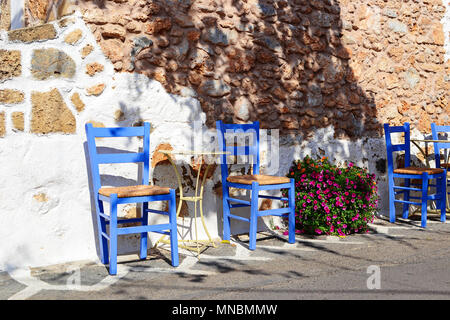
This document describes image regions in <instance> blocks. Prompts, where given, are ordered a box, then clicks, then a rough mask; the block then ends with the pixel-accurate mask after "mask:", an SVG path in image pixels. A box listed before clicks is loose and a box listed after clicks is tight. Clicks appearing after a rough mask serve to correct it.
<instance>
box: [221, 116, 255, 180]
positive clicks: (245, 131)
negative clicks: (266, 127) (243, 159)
mask: <svg viewBox="0 0 450 320" xmlns="http://www.w3.org/2000/svg"><path fill="white" fill-rule="evenodd" d="M216 128H217V135H218V139H219V148H220V150H221V151H223V152H229V154H227V155H225V154H223V155H222V156H221V169H222V180H223V181H226V178H227V177H228V163H227V157H229V156H242V155H245V156H248V158H249V159H250V158H252V161H251V164H252V165H253V174H259V122H258V121H255V122H253V123H250V124H225V123H223V122H222V121H220V120H218V121H216ZM246 137H249V144H248V145H246V144H245V145H244V146H239V145H237V143H236V142H235V138H238V139H239V138H246ZM244 141H245V139H244ZM230 143H233V144H232V145H231V144H230Z"/></svg>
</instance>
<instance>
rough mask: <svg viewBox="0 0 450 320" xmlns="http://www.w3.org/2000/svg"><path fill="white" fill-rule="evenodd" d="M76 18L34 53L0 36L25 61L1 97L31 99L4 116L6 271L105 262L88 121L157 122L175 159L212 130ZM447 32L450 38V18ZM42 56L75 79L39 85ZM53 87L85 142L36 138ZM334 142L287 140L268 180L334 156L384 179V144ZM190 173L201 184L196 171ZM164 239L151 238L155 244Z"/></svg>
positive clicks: (216, 229)
mask: <svg viewBox="0 0 450 320" xmlns="http://www.w3.org/2000/svg"><path fill="white" fill-rule="evenodd" d="M74 17H75V23H74V24H71V25H70V26H68V27H66V28H60V27H58V25H57V24H56V23H55V28H56V29H57V32H58V37H57V39H55V40H48V41H44V42H35V43H32V44H21V43H11V42H8V40H7V35H6V33H5V32H3V33H2V34H1V38H0V39H1V40H0V47H1V48H5V49H8V50H13V49H16V50H20V51H21V52H22V75H21V76H20V77H18V78H16V79H13V80H8V81H5V82H3V83H0V89H5V88H16V89H20V90H22V91H23V92H24V93H25V101H24V102H23V103H21V104H19V105H16V106H14V107H12V106H2V107H1V108H2V110H4V111H5V112H6V119H7V123H6V135H5V137H4V138H0V243H1V248H0V269H3V270H9V269H13V268H17V267H26V266H30V267H36V266H45V265H50V264H56V263H63V262H68V261H75V260H85V259H88V260H94V261H97V260H98V254H97V238H96V231H95V228H96V222H95V213H94V210H93V204H92V203H91V193H90V184H89V175H88V168H87V165H86V153H85V141H86V137H85V131H84V125H85V123H86V122H88V121H97V122H102V123H103V124H105V125H106V126H130V125H133V123H135V122H136V121H138V120H144V121H149V122H151V124H152V128H153V130H152V133H151V139H150V143H151V150H152V151H153V150H154V149H155V147H156V146H157V145H159V144H160V143H170V144H171V145H172V147H173V148H174V149H175V150H176V149H182V150H186V149H191V148H193V143H194V137H198V136H196V135H195V134H194V127H195V126H198V123H201V128H202V130H204V131H206V130H210V129H207V128H206V127H205V126H204V121H205V115H204V113H203V112H202V110H201V108H200V105H199V102H198V101H197V100H196V99H195V98H193V97H189V96H188V97H182V96H174V95H171V94H167V93H166V92H165V90H164V89H163V87H162V86H161V85H160V83H159V82H157V81H154V80H150V79H148V78H147V77H145V76H142V75H138V74H132V73H120V74H117V73H115V72H114V68H113V66H112V64H111V63H110V62H109V61H108V60H107V59H106V58H105V56H104V55H103V53H102V52H101V50H100V48H99V47H98V45H97V44H96V41H95V39H94V37H93V35H92V34H91V32H90V30H89V29H88V28H87V27H86V25H85V24H84V22H83V21H82V19H81V18H80V17H79V15H78V14H75V15H74ZM445 23H446V24H445V25H446V31H447V32H448V28H449V23H448V11H447V20H446V21H445ZM78 28H79V29H81V30H82V31H83V38H82V39H81V40H80V41H79V42H78V43H77V44H76V45H75V46H72V45H69V44H67V43H65V42H64V41H63V39H64V37H65V35H67V34H68V33H70V32H71V31H73V30H75V29H78ZM447 34H448V33H447ZM447 40H448V39H447ZM86 44H91V45H93V46H94V48H95V49H94V51H93V52H92V53H91V54H90V55H89V56H88V57H87V58H86V59H82V58H81V56H80V53H79V51H80V49H81V48H83V47H84V46H85V45H86ZM36 48H57V49H59V50H62V51H64V52H65V53H67V54H68V55H70V56H71V58H72V59H73V60H74V61H75V63H76V65H77V66H78V71H77V73H76V75H75V77H74V78H72V79H52V80H48V81H37V80H33V79H32V77H31V74H30V69H31V67H30V65H29V63H30V62H29V61H30V60H31V59H30V58H31V53H32V50H33V49H36ZM447 48H448V43H447ZM90 62H99V63H101V64H103V65H104V66H105V70H104V71H103V72H101V73H98V74H97V75H95V76H94V77H90V76H88V75H87V74H85V65H86V64H87V63H90ZM98 83H105V84H106V88H105V91H104V92H103V93H102V94H101V95H100V96H98V97H96V96H86V95H85V94H83V92H84V91H85V89H86V88H87V87H90V86H92V85H95V84H98ZM52 88H58V90H59V91H60V92H61V94H62V95H63V98H64V100H65V103H66V105H67V106H68V107H69V108H70V109H71V111H72V113H73V114H74V115H75V117H76V126H77V128H76V134H71V135H66V134H58V133H53V134H48V135H36V134H33V133H31V132H30V126H29V123H30V121H29V120H30V118H31V102H30V99H31V91H33V90H36V91H42V92H44V91H49V90H50V89H52ZM73 92H79V93H81V97H82V100H83V101H84V103H85V104H86V108H85V110H84V111H82V112H80V113H78V112H77V111H76V110H75V108H74V106H73V105H72V103H71V101H70V96H71V94H72V93H73ZM117 109H121V110H122V111H123V112H124V120H123V121H116V120H115V118H114V112H115V111H116V110H117ZM17 110H20V111H23V112H24V113H25V119H27V120H26V121H25V129H24V132H14V131H13V130H12V124H11V123H10V118H11V117H10V116H9V114H10V113H11V112H12V111H17ZM196 121H197V122H196ZM198 121H199V122H198ZM274 129H276V128H274ZM333 133H334V132H333V128H327V129H320V130H318V131H317V132H316V135H315V137H314V138H313V139H309V140H305V139H304V138H303V137H302V136H301V129H300V130H299V135H298V137H297V138H286V137H283V138H282V139H280V142H279V151H278V152H276V151H275V153H273V154H272V155H275V156H277V157H279V158H278V159H279V167H278V168H275V170H272V169H273V168H271V170H268V169H267V168H266V169H265V170H266V171H265V173H270V174H279V175H284V174H286V173H287V171H288V168H289V167H290V165H291V163H292V161H293V160H295V159H301V158H303V157H304V156H306V155H312V156H315V155H320V156H328V157H329V158H330V159H331V160H334V161H336V162H338V163H339V162H341V163H343V162H344V161H346V160H351V161H354V162H356V164H357V165H360V166H365V167H367V168H368V169H369V170H370V171H371V172H376V166H375V162H376V161H377V160H379V159H382V158H385V146H384V140H383V139H361V140H359V141H356V142H349V141H346V140H336V139H334V138H333ZM414 135H418V133H414ZM105 140H106V139H105ZM103 142H104V141H102V143H103ZM138 143H139V141H131V142H130V141H125V142H124V143H123V145H122V147H124V148H129V149H133V150H136V148H137V147H138ZM261 151H262V153H263V156H262V162H263V167H267V162H268V160H267V159H268V158H269V155H270V153H269V152H268V151H267V149H266V147H264V146H263V149H262V150H261ZM177 160H178V161H179V163H180V165H182V166H184V167H185V168H186V169H188V165H187V164H188V163H190V159H189V158H188V157H185V158H181V157H177ZM107 169H108V168H107ZM136 169H137V168H136V167H134V166H125V167H124V168H123V169H119V168H117V167H116V166H114V167H110V168H109V170H110V171H108V172H105V173H106V174H109V175H110V176H109V180H108V179H106V180H107V182H111V184H112V183H114V182H116V183H119V184H120V183H124V182H126V180H120V179H118V178H115V177H114V176H122V175H123V176H125V177H127V178H129V179H136V173H135V172H136V171H135V170H136ZM187 172H188V176H190V177H191V178H193V177H192V175H191V174H190V171H189V170H187ZM263 172H264V168H263ZM151 175H152V176H151V178H156V179H157V180H158V184H159V185H165V186H170V187H176V186H177V185H176V178H175V175H174V173H173V171H172V168H171V167H170V166H158V167H157V168H156V169H155V170H153V172H152V173H151ZM219 181H220V168H217V170H216V172H215V174H214V177H213V179H211V180H208V181H207V185H206V190H205V216H206V221H207V226H208V229H209V231H210V233H211V235H212V237H213V238H216V237H220V236H221V220H220V217H221V212H222V200H221V198H220V197H218V196H216V195H215V193H214V185H216V184H217V183H218V182H219ZM379 182H380V184H379V189H380V195H381V196H382V202H381V206H382V207H381V209H382V210H381V213H383V212H385V208H386V207H387V188H386V182H385V176H380V177H379ZM188 191H192V190H188ZM40 193H43V194H45V195H46V197H47V201H44V202H40V201H38V200H37V199H36V198H35V197H34V196H35V195H38V194H40ZM189 207H190V209H191V212H192V209H193V206H192V205H191V204H189ZM160 219H161V218H159V219H157V220H156V221H159V220H160ZM180 222H181V221H180ZM185 223H186V224H189V223H190V222H189V219H185ZM275 223H278V222H277V221H275ZM267 224H269V222H268V221H266V223H261V225H260V227H261V228H264V227H265V225H267ZM232 227H233V230H234V231H235V232H236V233H240V232H245V230H246V227H247V226H246V224H243V223H236V224H234V223H233V225H232ZM200 236H201V237H204V233H200ZM157 238H158V237H157V236H155V235H152V236H151V239H152V241H155V240H156V239H157ZM137 241H138V237H136V236H129V237H128V239H125V238H124V239H123V241H121V242H120V244H119V250H120V252H122V253H124V252H130V251H132V250H137V248H138V246H137Z"/></svg>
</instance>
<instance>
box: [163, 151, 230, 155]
mask: <svg viewBox="0 0 450 320" xmlns="http://www.w3.org/2000/svg"><path fill="white" fill-rule="evenodd" d="M158 152H161V153H163V154H185V155H221V154H230V152H228V151H226V152H225V151H207V150H202V151H194V150H158Z"/></svg>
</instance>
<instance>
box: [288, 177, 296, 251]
mask: <svg viewBox="0 0 450 320" xmlns="http://www.w3.org/2000/svg"><path fill="white" fill-rule="evenodd" d="M289 209H290V212H289V243H295V180H294V179H291V187H290V188H289Z"/></svg>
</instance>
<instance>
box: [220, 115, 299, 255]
mask: <svg viewBox="0 0 450 320" xmlns="http://www.w3.org/2000/svg"><path fill="white" fill-rule="evenodd" d="M216 128H217V132H218V138H219V139H218V140H219V146H220V150H221V151H223V152H229V154H228V155H226V154H223V155H222V156H221V171H222V190H223V191H222V193H223V240H225V241H229V240H230V233H231V231H230V219H237V220H241V221H246V222H249V223H250V228H249V249H250V250H255V248H256V231H257V219H258V218H259V217H263V216H269V215H271V216H281V217H288V218H289V243H295V182H294V181H295V180H294V179H289V178H287V177H277V176H269V175H262V174H259V122H253V123H252V124H224V123H223V122H222V121H217V122H216ZM226 134H232V135H235V137H236V136H237V135H239V134H241V135H242V134H244V135H246V136H248V135H250V136H251V137H252V139H249V140H250V142H251V143H249V145H245V146H237V145H235V144H233V145H229V144H227V141H226ZM233 140H234V138H233ZM229 142H230V141H229ZM231 143H234V141H231ZM230 155H232V156H241V155H244V156H248V158H250V157H252V161H253V167H252V169H253V171H252V174H251V175H233V176H229V175H228V174H229V173H228V163H227V156H230ZM230 187H231V188H238V189H246V190H250V191H251V199H250V201H246V200H242V199H236V198H232V197H231V196H230V193H229V188H230ZM280 189H288V198H285V197H275V196H269V195H260V194H259V192H260V191H263V190H280ZM259 198H266V199H274V200H282V201H288V207H287V208H279V209H271V210H262V211H261V210H259V208H258V199H259ZM239 207H250V218H249V219H247V218H244V217H241V216H238V215H235V214H232V213H231V209H233V208H239Z"/></svg>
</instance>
